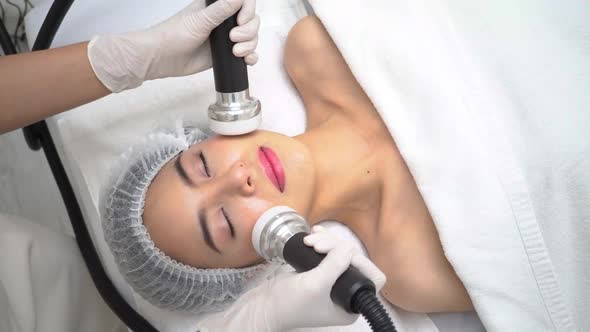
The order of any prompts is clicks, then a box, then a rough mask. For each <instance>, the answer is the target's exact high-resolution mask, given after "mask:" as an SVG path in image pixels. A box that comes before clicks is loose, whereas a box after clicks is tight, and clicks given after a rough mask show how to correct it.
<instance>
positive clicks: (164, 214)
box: [143, 155, 206, 266]
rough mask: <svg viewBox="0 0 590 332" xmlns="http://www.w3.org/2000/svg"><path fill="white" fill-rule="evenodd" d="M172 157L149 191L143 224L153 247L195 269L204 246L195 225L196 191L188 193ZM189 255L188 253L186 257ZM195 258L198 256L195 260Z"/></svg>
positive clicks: (197, 203)
mask: <svg viewBox="0 0 590 332" xmlns="http://www.w3.org/2000/svg"><path fill="white" fill-rule="evenodd" d="M179 156H180V155H177V156H175V157H174V158H172V159H171V160H170V161H168V163H166V165H164V167H162V169H161V170H160V172H159V173H158V175H156V177H155V178H154V180H153V181H152V183H151V185H150V186H149V188H148V191H147V194H146V199H145V205H144V210H143V223H144V226H145V227H146V228H147V230H148V233H149V234H150V237H151V238H152V240H153V241H154V244H155V245H156V247H158V248H159V249H160V250H162V251H163V252H164V253H166V254H167V255H169V256H170V257H172V258H174V259H176V260H178V261H180V262H182V263H184V264H187V265H191V266H194V264H195V261H196V260H201V259H204V258H205V257H198V256H200V255H203V256H205V255H204V252H206V250H205V244H204V242H203V241H202V235H201V234H200V233H201V231H200V229H199V227H198V222H197V209H198V206H199V196H200V195H199V192H198V191H194V190H190V189H189V188H188V187H187V186H186V185H185V184H184V183H183V182H182V181H181V180H180V178H179V176H178V174H177V173H176V170H175V169H174V161H175V160H176V159H177V158H178V157H179ZM189 253H191V254H190V255H189ZM195 255H197V257H195Z"/></svg>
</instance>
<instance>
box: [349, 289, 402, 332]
mask: <svg viewBox="0 0 590 332" xmlns="http://www.w3.org/2000/svg"><path fill="white" fill-rule="evenodd" d="M351 306H352V309H353V310H354V311H355V312H359V313H360V314H361V315H363V316H364V317H365V319H366V320H367V322H368V323H369V325H370V326H371V329H372V330H373V331H375V332H396V331H397V330H396V329H395V326H394V325H393V322H392V321H391V318H390V317H389V314H388V313H387V311H385V308H384V307H383V304H381V301H379V299H378V298H377V295H375V293H374V292H373V290H371V289H361V290H359V291H358V292H357V293H356V294H354V297H353V298H352V303H351Z"/></svg>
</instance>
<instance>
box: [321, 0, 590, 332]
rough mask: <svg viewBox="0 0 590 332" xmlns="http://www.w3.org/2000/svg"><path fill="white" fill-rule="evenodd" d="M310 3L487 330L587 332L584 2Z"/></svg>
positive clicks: (588, 73)
mask: <svg viewBox="0 0 590 332" xmlns="http://www.w3.org/2000/svg"><path fill="white" fill-rule="evenodd" d="M311 4H312V6H313V8H314V10H315V12H316V14H317V15H318V16H319V18H320V19H321V20H322V22H323V24H324V25H325V26H326V29H327V31H328V32H329V33H330V35H331V36H332V38H333V39H334V41H335V43H336V45H337V46H338V48H339V49H340V51H341V53H342V54H343V56H344V58H345V59H346V61H347V63H348V64H349V66H350V67H351V70H352V72H353V74H354V75H355V77H356V78H357V80H358V81H359V83H360V84H361V86H362V87H363V88H364V90H365V91H366V93H367V95H368V96H369V97H370V98H371V100H372V101H373V103H374V104H375V106H376V108H377V110H378V111H379V113H380V114H381V116H382V118H383V120H384V122H385V123H386V125H387V127H388V128H389V130H390V132H391V134H392V136H393V138H394V139H395V141H396V144H397V145H398V147H399V149H400V151H401V153H402V155H403V157H404V159H405V161H406V162H407V164H408V166H409V168H410V170H411V172H412V175H413V176H414V178H415V180H416V183H417V184H418V187H419V190H420V192H421V193H422V195H423V196H424V199H425V201H426V203H427V206H428V208H429V210H430V212H431V214H432V216H433V219H434V222H435V224H436V227H437V229H438V231H439V235H440V238H441V242H442V244H443V247H444V250H445V254H446V256H447V258H448V259H449V261H450V262H451V264H452V265H453V267H454V268H455V270H456V272H457V274H458V275H459V277H460V278H461V280H462V281H463V283H464V285H465V286H466V288H467V290H468V291H469V294H470V296H471V298H472V299H473V302H474V305H475V307H476V310H477V312H478V314H479V316H480V318H481V319H482V321H483V323H484V325H485V326H486V328H487V329H488V330H489V331H553V330H557V331H574V330H576V328H577V329H579V330H580V331H587V330H590V318H589V317H590V315H588V313H589V312H588V311H589V307H590V305H589V302H588V301H589V300H588V299H590V294H589V290H590V282H589V278H590V277H589V276H590V273H588V272H589V271H588V269H589V266H590V255H588V254H587V253H588V252H590V241H588V238H589V237H590V226H589V224H590V207H589V205H590V204H589V202H590V173H589V172H590V167H589V166H590V160H589V157H588V155H589V152H590V139H589V134H588V133H589V132H590V131H589V129H590V128H589V127H590V112H589V111H588V109H589V105H590V93H589V91H590V45H589V44H588V37H589V36H590V33H589V31H590V23H589V22H590V21H589V20H588V19H587V18H588V14H589V11H588V9H589V7H588V5H587V3H584V2H582V1H578V2H575V1H571V2H569V3H563V2H559V3H557V2H544V3H539V2H538V1H532V0H523V1H518V2H513V1H507V0H506V1H493V2H489V3H481V2H473V1H466V0H465V1H449V2H448V3H445V1H442V2H441V1H431V0H415V1H402V0H374V1H349V2H347V3H346V6H343V4H342V1H338V0H312V1H311Z"/></svg>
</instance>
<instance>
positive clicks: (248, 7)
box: [238, 0, 256, 25]
mask: <svg viewBox="0 0 590 332" xmlns="http://www.w3.org/2000/svg"><path fill="white" fill-rule="evenodd" d="M254 16H256V0H244V4H243V5H242V9H240V13H239V14H238V25H243V24H245V23H246V22H248V21H250V20H252V19H253V18H254Z"/></svg>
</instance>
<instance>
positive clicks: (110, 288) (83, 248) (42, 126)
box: [23, 0, 158, 332]
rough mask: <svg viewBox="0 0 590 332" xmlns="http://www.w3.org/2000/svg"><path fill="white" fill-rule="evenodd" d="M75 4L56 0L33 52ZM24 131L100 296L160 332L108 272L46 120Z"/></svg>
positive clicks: (126, 318)
mask: <svg viewBox="0 0 590 332" xmlns="http://www.w3.org/2000/svg"><path fill="white" fill-rule="evenodd" d="M72 3H73V0H54V2H53V4H52V6H51V8H50V9H49V13H48V14H47V17H45V20H44V21H43V24H42V25H41V30H40V31H39V34H38V35H37V39H36V40H35V44H34V45H33V51H37V50H45V49H48V48H49V46H51V42H52V41H53V38H54V37H55V34H56V32H57V30H58V29H59V26H60V24H61V22H62V20H63V18H64V16H65V15H66V13H67V11H68V10H69V8H70V7H71V5H72ZM23 132H24V134H25V139H26V140H27V144H29V147H30V148H31V149H33V150H38V149H39V148H41V147H42V148H43V152H44V153H45V157H46V158H47V162H48V163H49V167H50V169H51V172H52V174H53V177H54V178H55V181H56V182H57V186H58V188H59V191H60V194H61V197H62V199H63V201H64V204H65V206H66V210H67V213H68V217H69V219H70V223H71V224H72V228H73V230H74V234H75V235H76V243H77V244H78V247H79V248H80V252H81V254H82V258H83V259H84V263H85V264H86V268H87V269H88V272H89V273H90V277H91V278H92V281H93V282H94V285H95V286H96V289H97V290H98V293H99V294H100V296H101V297H102V298H103V300H104V301H105V302H106V304H107V305H108V306H109V308H111V310H112V311H113V312H114V313H115V314H116V315H117V317H119V319H121V321H123V322H124V323H125V324H126V325H127V326H128V327H129V328H130V329H132V330H133V331H138V332H144V331H146V332H158V330H157V329H156V328H154V327H153V326H152V325H151V324H150V323H149V322H148V321H147V320H146V319H145V318H143V317H142V316H141V315H140V314H139V313H137V311H135V309H133V308H132V307H131V306H130V305H129V303H127V301H125V299H124V298H123V297H122V296H121V294H120V293H119V291H118V290H117V288H116V287H115V286H114V285H113V283H112V281H111V280H110V278H109V276H108V275H107V273H106V272H105V270H104V268H103V266H102V262H101V261H100V258H99V256H98V253H97V252H96V247H95V246H94V243H93V241H92V238H91V237H90V233H89V232H88V228H87V227H86V223H85V222H84V215H83V214H82V210H81V209H80V204H79V203H78V200H77V198H76V195H75V193H74V189H73V188H72V185H71V183H70V180H69V179H68V175H67V173H66V171H65V168H64V166H63V164H62V162H61V160H60V158H59V153H58V152H57V149H56V147H55V144H54V142H53V138H52V137H51V133H50V132H49V128H48V127H47V123H46V122H45V121H40V122H37V123H35V124H33V125H31V126H28V127H26V128H24V129H23Z"/></svg>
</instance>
